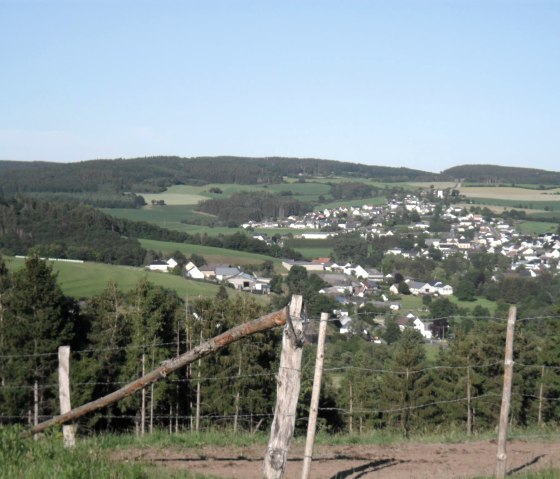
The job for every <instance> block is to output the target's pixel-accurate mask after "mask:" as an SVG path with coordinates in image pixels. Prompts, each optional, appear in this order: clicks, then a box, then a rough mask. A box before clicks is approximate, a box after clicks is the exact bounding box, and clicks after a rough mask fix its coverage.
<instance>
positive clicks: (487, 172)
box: [441, 165, 560, 185]
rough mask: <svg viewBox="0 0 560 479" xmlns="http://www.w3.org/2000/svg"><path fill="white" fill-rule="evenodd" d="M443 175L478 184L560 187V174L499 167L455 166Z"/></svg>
mask: <svg viewBox="0 0 560 479" xmlns="http://www.w3.org/2000/svg"><path fill="white" fill-rule="evenodd" d="M441 174H442V175H444V176H446V177H447V178H449V179H462V180H465V181H472V182H476V183H489V184H500V183H506V184H512V183H514V184H531V185H540V184H542V185H560V172H557V171H547V170H538V169H535V168H519V167H513V166H497V165H461V166H454V167H453V168H449V169H447V170H445V171H442V173H441Z"/></svg>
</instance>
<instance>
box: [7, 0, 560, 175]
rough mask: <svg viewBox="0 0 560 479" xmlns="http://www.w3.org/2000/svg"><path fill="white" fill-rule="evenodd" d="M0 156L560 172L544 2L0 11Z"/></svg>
mask: <svg viewBox="0 0 560 479" xmlns="http://www.w3.org/2000/svg"><path fill="white" fill-rule="evenodd" d="M0 61H1V74H0V158H1V159H10V160H46V161H63V162H66V161H81V160H88V159H95V158H117V157H125V158H126V157H135V156H151V155H160V154H161V155H179V156H200V155H220V154H224V155H225V154H227V155H239V156H298V157H315V158H327V159H335V160H341V161H353V162H358V163H367V164H377V165H388V166H406V167H411V168H418V169H423V170H428V171H435V172H437V171H441V170H443V169H445V168H449V167H451V166H455V165H459V164H465V163H490V164H498V165H510V166H527V167H535V168H544V169H550V170H560V167H559V162H558V160H559V158H560V155H559V153H560V92H559V90H560V0H557V1H541V0H528V1H516V0H481V1H476V0H468V1H467V0H441V1H432V0H425V1H420V0H417V1H399V0H393V1H376V0H363V1H361V0H339V1H329V0H321V1H311V0H309V1H306V0H299V1H292V0H281V1H280V0H278V1H266V0H258V1H257V0H254V1H249V0H227V1H226V0H222V1H216V0H200V1H188V0H184V1H179V0H177V1H170V0H158V1H155V0H153V1H147V0H133V1H132V0H112V1H104V0H97V1H94V0H0Z"/></svg>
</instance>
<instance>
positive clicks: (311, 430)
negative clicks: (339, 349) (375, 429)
mask: <svg viewBox="0 0 560 479" xmlns="http://www.w3.org/2000/svg"><path fill="white" fill-rule="evenodd" d="M328 319H329V313H321V322H320V323H319V340H318V342H317V359H316V360H315V375H314V377H313V390H312V391H311V407H310V408H309V422H308V423H307V440H306V442H305V452H304V454H303V469H302V472H301V479H308V478H309V473H310V472H311V460H312V458H313V445H314V444H315V430H316V429H317V414H318V412H319V397H320V395H321V379H322V378H323V360H324V358H325V336H326V332H327V321H328Z"/></svg>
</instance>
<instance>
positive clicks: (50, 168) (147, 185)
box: [0, 156, 438, 196]
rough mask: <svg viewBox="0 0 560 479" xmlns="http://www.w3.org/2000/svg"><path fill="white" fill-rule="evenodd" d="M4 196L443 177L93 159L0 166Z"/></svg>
mask: <svg viewBox="0 0 560 479" xmlns="http://www.w3.org/2000/svg"><path fill="white" fill-rule="evenodd" d="M0 168H1V170H2V176H1V177H0V193H2V192H3V193H4V194H5V195H8V196H11V195H13V194H16V193H29V192H50V193H61V192H66V193H85V192H89V193H91V192H98V193H111V194H115V193H124V192H130V191H133V192H139V193H146V192H155V191H163V190H164V189H165V188H167V187H169V186H171V185H176V184H198V185H201V184H208V183H236V184H259V183H260V184H262V183H265V184H266V183H281V182H282V181H283V178H284V177H285V176H290V177H296V176H301V175H303V176H306V175H313V176H329V175H333V176H353V177H357V178H364V177H365V178H378V179H383V180H386V181H406V180H421V179H426V180H428V179H433V178H436V177H437V176H438V175H434V174H432V173H428V172H425V171H420V170H412V169H409V168H393V167H388V166H372V165H362V164H358V163H347V162H342V161H332V160H317V159H308V158H278V157H271V158H246V157H233V156H220V157H196V158H180V157H177V156H157V157H148V158H132V159H126V160H125V159H115V160H91V161H82V162H78V163H64V164H62V163H45V162H43V163H38V162H36V163H29V164H27V163H26V164H22V162H9V161H3V162H0Z"/></svg>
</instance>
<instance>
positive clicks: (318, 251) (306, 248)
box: [286, 239, 333, 259]
mask: <svg viewBox="0 0 560 479" xmlns="http://www.w3.org/2000/svg"><path fill="white" fill-rule="evenodd" d="M286 246H288V247H289V248H293V249H295V250H296V251H299V252H300V253H301V254H302V255H304V256H305V257H306V258H309V259H312V258H325V257H327V256H331V255H332V252H333V244H332V241H331V240H328V239H326V240H315V239H312V240H305V239H291V240H288V241H286Z"/></svg>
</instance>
